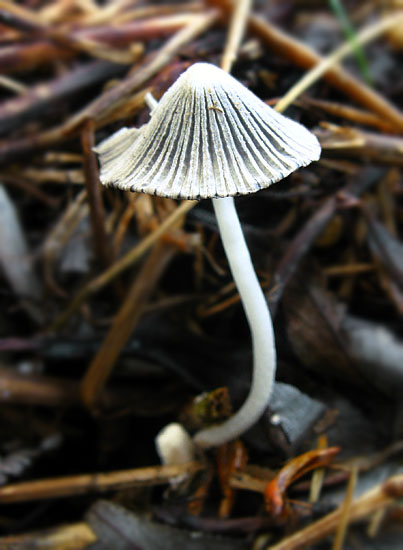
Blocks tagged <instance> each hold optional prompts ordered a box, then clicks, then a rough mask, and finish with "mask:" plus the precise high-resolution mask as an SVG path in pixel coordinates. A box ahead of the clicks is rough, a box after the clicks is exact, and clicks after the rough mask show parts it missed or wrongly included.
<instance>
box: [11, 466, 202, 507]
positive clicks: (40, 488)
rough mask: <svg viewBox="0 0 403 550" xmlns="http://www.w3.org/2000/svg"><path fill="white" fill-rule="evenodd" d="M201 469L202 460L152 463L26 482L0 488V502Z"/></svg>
mask: <svg viewBox="0 0 403 550" xmlns="http://www.w3.org/2000/svg"><path fill="white" fill-rule="evenodd" d="M202 468H203V464H201V463H200V462H188V463H187V464H183V465H174V466H149V467H147V468H136V469H132V470H121V471H116V472H108V473H94V474H82V475H77V476H66V477H57V478H53V479H42V480H38V481H27V482H25V483H16V484H13V485H6V486H4V487H0V504H6V503H10V502H27V501H31V500H42V499H48V498H60V497H67V496H72V495H83V494H88V493H92V492H96V493H102V492H105V491H116V490H123V489H130V488H131V487H141V486H147V487H153V486H155V485H164V484H166V483H168V482H169V481H170V480H171V479H175V478H177V477H182V476H191V475H193V474H194V473H196V472H198V471H199V470H201V469H202Z"/></svg>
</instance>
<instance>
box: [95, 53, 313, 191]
mask: <svg viewBox="0 0 403 550" xmlns="http://www.w3.org/2000/svg"><path fill="white" fill-rule="evenodd" d="M95 151H96V152H97V153H98V154H99V159H100V164H101V174H100V177H101V181H102V183H103V184H104V185H108V186H113V187H118V188H120V189H125V190H130V191H141V192H144V193H149V194H153V195H159V196H162V197H171V198H175V199H207V198H217V197H228V196H234V195H245V194H248V193H254V192H255V191H259V190H260V189H263V188H265V187H268V186H269V185H271V184H272V183H274V182H276V181H278V180H281V179H282V178H285V177H286V176H288V175H289V174H290V173H291V172H293V171H294V170H296V169H297V168H299V167H301V166H306V165H307V164H309V163H310V162H312V161H314V160H318V158H319V156H320V145H319V143H318V140H317V139H316V137H315V136H314V135H313V134H312V133H311V132H309V130H307V129H306V128H305V127H304V126H302V125H301V124H298V123H297V122H294V121H293V120H290V119H289V118H286V117H285V116H283V115H281V114H279V113H277V112H276V111H274V109H272V108H271V107H269V106H268V105H266V104H265V103H264V102H263V101H261V100H260V99H259V98H258V97H257V96H255V95H254V94H253V93H252V92H251V91H249V90H248V89H247V88H246V87H245V86H243V85H242V84H241V83H240V82H238V81H237V80H236V79H235V78H233V77H232V76H231V75H229V74H228V73H226V72H225V71H223V70H222V69H219V68H218V67H216V66H214V65H211V64H209V63H196V64H194V65H192V66H191V67H190V68H189V69H187V71H185V72H184V73H183V74H182V75H181V76H180V77H179V78H178V80H177V81H176V82H175V83H174V84H173V85H172V86H171V87H170V88H169V89H168V90H167V91H166V92H165V94H164V95H163V97H162V98H161V100H160V102H159V103H158V105H157V106H156V107H155V109H154V110H153V111H152V116H151V119H150V121H149V122H148V123H147V124H145V125H143V126H142V127H141V128H139V129H129V128H122V129H121V130H119V131H118V132H116V133H115V134H113V135H112V136H111V137H110V138H108V139H106V140H105V141H103V142H102V143H101V144H100V145H98V146H97V147H96V148H95Z"/></svg>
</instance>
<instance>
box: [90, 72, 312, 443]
mask: <svg viewBox="0 0 403 550" xmlns="http://www.w3.org/2000/svg"><path fill="white" fill-rule="evenodd" d="M95 150H96V152H97V153H98V154H99V158H100V163H101V176H100V177H101V181H102V183H103V184H104V185H109V186H113V187H118V188H120V189H124V190H130V191H141V192H144V193H150V194H155V195H159V196H162V197H170V198H174V199H196V200H198V199H207V198H211V199H213V205H214V210H215V214H216V218H217V223H218V227H219V231H220V235H221V240H222V243H223V246H224V250H225V253H226V255H227V258H228V262H229V265H230V268H231V272H232V275H233V277H234V280H235V283H236V286H237V288H238V292H239V295H240V297H241V300H242V304H243V307H244V310H245V314H246V317H247V319H248V322H249V326H250V330H251V334H252V344H253V357H254V366H253V374H252V383H251V389H250V392H249V395H248V397H247V399H246V401H245V402H244V404H243V405H242V406H241V408H240V409H239V410H238V411H237V412H236V413H235V414H234V415H233V416H232V417H231V418H229V419H228V420H226V421H225V422H223V423H222V424H220V425H218V426H213V427H209V428H206V429H203V430H201V431H200V432H198V433H197V434H196V436H195V441H196V443H197V444H198V445H200V446H202V447H205V448H207V447H214V446H217V445H220V444H222V443H225V442H227V441H230V440H232V439H234V438H236V437H238V436H240V435H241V434H242V433H244V432H245V431H246V430H247V429H249V428H250V427H251V426H252V425H253V424H254V423H255V422H256V421H257V420H258V419H259V418H260V416H261V415H262V413H263V411H264V409H265V408H266V406H267V404H268V400H269V397H270V393H271V389H272V386H273V380H274V375H275V370H276V352H275V346H274V334H273V326H272V321H271V317H270V313H269V309H268V307H267V303H266V299H265V297H264V294H263V292H262V289H261V287H260V284H259V281H258V279H257V276H256V273H255V271H254V268H253V264H252V261H251V257H250V254H249V251H248V248H247V245H246V242H245V239H244V236H243V232H242V229H241V226H240V223H239V219H238V215H237V212H236V209H235V204H234V200H233V196H235V195H245V194H248V193H254V192H255V191H259V190H260V189H263V188H265V187H268V186H269V185H271V184H272V183H274V182H276V181H278V180H281V179H282V178H285V177H286V176H288V175H289V174H290V173H291V172H293V171H294V170H296V169H297V168H299V167H301V166H306V165H307V164H309V163H310V162H312V161H314V160H317V159H318V158H319V156H320V145H319V143H318V141H317V139H316V137H315V136H314V135H313V134H311V133H310V132H309V131H308V130H307V129H306V128H305V127H303V126H302V125H300V124H298V123H296V122H294V121H292V120H290V119H288V118H286V117H284V116H283V115H281V114H279V113H277V112H276V111H274V110H273V109H271V108H270V107H269V106H267V105H266V104H265V103H264V102H263V101H261V100H260V99H259V98H258V97H256V96H255V95H254V94H253V93H252V92H251V91H249V90H248V89H247V88H246V87H245V86H243V85H242V84H241V83H240V82H238V81H237V80H236V79H235V78H233V77H232V76H231V75H229V74H228V73H226V72H225V71H223V70H222V69H219V68H218V67H216V66H214V65H211V64H209V63H196V64H194V65H192V66H191V67H189V69H187V70H186V71H185V72H184V73H183V74H182V75H181V76H180V77H179V78H178V80H177V81H176V82H175V83H174V84H173V85H172V86H171V87H170V88H169V89H168V90H167V91H166V92H165V94H164V95H163V97H162V98H161V100H160V102H159V103H157V104H156V105H155V107H154V108H153V109H152V112H151V119H150V121H149V122H148V123H147V124H145V125H143V126H142V127H141V128H139V129H128V128H122V129H121V130H119V131H118V132H116V133H115V134H113V135H112V136H111V137H110V138H108V139H106V140H105V141H103V142H102V143H101V144H100V145H99V146H98V147H97V148H96V149H95Z"/></svg>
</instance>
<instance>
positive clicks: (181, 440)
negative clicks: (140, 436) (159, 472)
mask: <svg viewBox="0 0 403 550" xmlns="http://www.w3.org/2000/svg"><path fill="white" fill-rule="evenodd" d="M155 446H156V449H157V453H158V455H159V457H160V459H161V462H162V464H165V465H166V466H171V465H175V464H186V463H187V462H191V461H192V460H194V458H195V446H194V443H193V440H192V438H191V437H190V435H189V434H188V433H187V431H186V430H185V429H184V427H183V426H182V425H181V424H178V423H177V422H172V423H171V424H168V425H167V426H165V427H164V428H163V429H162V430H161V431H160V432H158V434H157V437H156V438H155Z"/></svg>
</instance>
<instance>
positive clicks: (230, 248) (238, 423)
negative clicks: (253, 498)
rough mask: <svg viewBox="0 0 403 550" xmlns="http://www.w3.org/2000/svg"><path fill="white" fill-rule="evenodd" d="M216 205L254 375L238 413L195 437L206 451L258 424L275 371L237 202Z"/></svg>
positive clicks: (270, 332)
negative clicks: (248, 336) (247, 328)
mask: <svg viewBox="0 0 403 550" xmlns="http://www.w3.org/2000/svg"><path fill="white" fill-rule="evenodd" d="M213 205H214V210H215V214H216V217H217V222H218V227H219V229H220V233H221V239H222V243H223V246H224V250H225V253H226V255H227V258H228V262H229V265H230V268H231V272H232V275H233V277H234V280H235V283H236V286H237V288H238V291H239V295H240V297H241V300H242V304H243V307H244V310H245V314H246V317H247V319H248V322H249V326H250V330H251V333H252V345H253V374H252V385H251V389H250V392H249V395H248V397H247V399H246V401H245V403H244V404H243V405H242V407H241V408H240V409H239V411H238V412H236V413H235V414H234V415H233V416H231V418H229V419H228V420H226V421H225V422H223V423H222V424H220V425H219V426H214V427H212V428H207V429H205V430H201V431H200V432H198V433H197V434H196V435H195V442H196V443H197V444H198V445H200V446H201V447H205V448H207V447H215V446H217V445H221V444H223V443H226V442H227V441H231V440H232V439H235V438H236V437H238V436H240V435H241V434H242V433H244V432H245V431H246V430H248V429H249V428H250V427H251V426H253V424H255V422H256V421H257V420H258V419H259V418H260V416H261V415H262V413H263V411H264V409H265V408H266V406H267V403H268V400H269V397H270V393H271V390H272V386H273V380H274V376H275V372H276V351H275V348H274V334H273V325H272V321H271V317H270V312H269V309H268V306H267V303H266V299H265V297H264V294H263V292H262V289H261V287H260V284H259V281H258V278H257V276H256V273H255V270H254V267H253V264H252V260H251V257H250V254H249V250H248V247H247V245H246V242H245V237H244V235H243V232H242V228H241V225H240V223H239V218H238V214H237V212H236V209H235V203H234V199H233V198H232V197H227V198H224V199H213Z"/></svg>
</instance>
